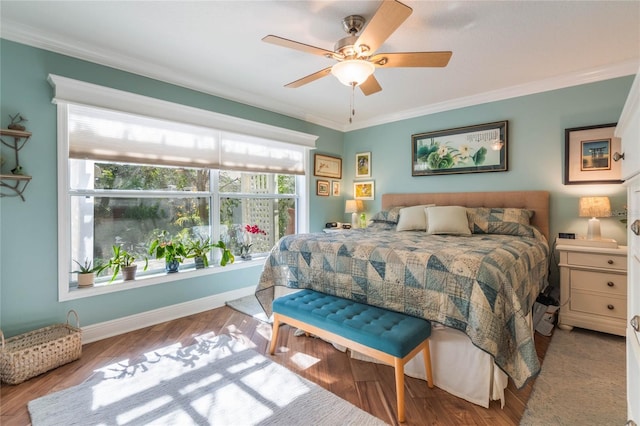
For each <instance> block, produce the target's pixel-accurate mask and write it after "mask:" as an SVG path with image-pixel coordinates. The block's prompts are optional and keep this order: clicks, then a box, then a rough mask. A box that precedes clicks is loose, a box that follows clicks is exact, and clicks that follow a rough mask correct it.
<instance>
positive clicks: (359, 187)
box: [353, 180, 375, 200]
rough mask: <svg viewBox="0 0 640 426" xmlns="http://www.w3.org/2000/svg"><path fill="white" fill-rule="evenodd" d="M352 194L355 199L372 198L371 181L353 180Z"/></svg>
mask: <svg viewBox="0 0 640 426" xmlns="http://www.w3.org/2000/svg"><path fill="white" fill-rule="evenodd" d="M353 195H354V198H355V199H356V200H373V198H374V196H375V188H374V183H373V181H372V180H368V181H364V182H354V184H353Z"/></svg>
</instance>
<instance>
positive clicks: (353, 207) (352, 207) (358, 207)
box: [344, 200, 364, 213]
mask: <svg viewBox="0 0 640 426" xmlns="http://www.w3.org/2000/svg"><path fill="white" fill-rule="evenodd" d="M363 209H364V203H363V202H362V200H347V202H346V203H345V208H344V212H345V213H358V212H361V211H362V210H363Z"/></svg>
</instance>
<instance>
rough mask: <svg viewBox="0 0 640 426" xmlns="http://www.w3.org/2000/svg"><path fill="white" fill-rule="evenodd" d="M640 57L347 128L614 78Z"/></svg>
mask: <svg viewBox="0 0 640 426" xmlns="http://www.w3.org/2000/svg"><path fill="white" fill-rule="evenodd" d="M639 64H640V61H637V60H630V61H625V62H621V63H617V64H610V65H605V66H602V67H598V68H592V69H589V70H583V71H578V72H575V73H571V74H565V75H561V76H556V77H551V78H547V79H543V80H539V81H535V82H531V83H526V84H520V85H516V86H511V87H505V88H502V89H498V90H493V91H491V92H485V93H480V94H477V95H473V96H467V97H463V98H457V99H452V100H449V101H445V102H440V103H437V104H431V105H426V106H424V107H420V108H415V109H410V110H405V111H400V112H397V113H395V114H391V115H386V116H384V117H381V118H380V119H376V120H368V121H364V122H360V123H357V124H356V125H354V126H350V127H349V128H348V129H345V130H343V131H351V130H359V129H364V128H367V127H372V126H378V125H381V124H387V123H392V122H395V121H400V120H406V119H409V118H415V117H421V116H424V115H430V114H435V113H439V112H445V111H451V110H454V109H459V108H465V107H470V106H474V105H481V104H486V103H490V102H496V101H502V100H505V99H511V98H517V97H521V96H527V95H533V94H536V93H542V92H548V91H551V90H557V89H564V88H567V87H572V86H580V85H582V84H589V83H596V82H598V81H603V80H609V79H612V78H618V77H625V76H628V75H633V74H635V73H636V72H638V66H639Z"/></svg>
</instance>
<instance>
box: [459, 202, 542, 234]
mask: <svg viewBox="0 0 640 426" xmlns="http://www.w3.org/2000/svg"><path fill="white" fill-rule="evenodd" d="M533 213H534V212H533V210H526V209H515V208H488V207H473V208H471V207H469V208H467V217H468V219H469V228H470V229H471V231H472V232H473V233H474V234H503V235H517V236H521V237H533V236H534V231H533V230H534V228H533V227H532V226H531V225H530V223H531V218H532V217H533Z"/></svg>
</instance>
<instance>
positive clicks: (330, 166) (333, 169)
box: [313, 154, 342, 179]
mask: <svg viewBox="0 0 640 426" xmlns="http://www.w3.org/2000/svg"><path fill="white" fill-rule="evenodd" d="M313 175H314V176H320V177H327V178H333V179H342V158H340V157H332V156H331V155H324V154H315V155H314V157H313Z"/></svg>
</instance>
